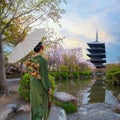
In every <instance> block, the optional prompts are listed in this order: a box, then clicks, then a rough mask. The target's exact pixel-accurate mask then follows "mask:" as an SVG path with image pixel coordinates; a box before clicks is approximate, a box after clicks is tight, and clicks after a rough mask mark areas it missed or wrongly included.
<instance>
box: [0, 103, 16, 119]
mask: <svg viewBox="0 0 120 120" xmlns="http://www.w3.org/2000/svg"><path fill="white" fill-rule="evenodd" d="M14 114H15V113H14V111H13V109H11V108H10V107H8V106H7V105H5V106H0V120H9V119H10V118H11V117H13V116H14Z"/></svg>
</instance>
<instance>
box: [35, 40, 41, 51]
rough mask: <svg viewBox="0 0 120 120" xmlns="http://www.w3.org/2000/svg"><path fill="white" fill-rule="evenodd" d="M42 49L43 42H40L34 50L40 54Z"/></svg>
mask: <svg viewBox="0 0 120 120" xmlns="http://www.w3.org/2000/svg"><path fill="white" fill-rule="evenodd" d="M41 48H42V42H39V43H38V44H37V45H36V47H35V48H34V51H35V52H39V51H40V49H41Z"/></svg>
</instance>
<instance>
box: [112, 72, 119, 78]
mask: <svg viewBox="0 0 120 120" xmlns="http://www.w3.org/2000/svg"><path fill="white" fill-rule="evenodd" d="M113 79H115V80H120V71H117V72H115V73H113Z"/></svg>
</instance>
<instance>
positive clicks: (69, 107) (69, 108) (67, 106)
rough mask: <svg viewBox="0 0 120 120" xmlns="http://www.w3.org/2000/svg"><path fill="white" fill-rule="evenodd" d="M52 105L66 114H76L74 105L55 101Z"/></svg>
mask: <svg viewBox="0 0 120 120" xmlns="http://www.w3.org/2000/svg"><path fill="white" fill-rule="evenodd" d="M54 103H55V104H56V105H57V106H59V107H62V108H63V109H64V110H65V112H66V113H67V114H71V113H74V112H77V106H76V105H74V104H73V103H72V102H61V101H59V100H56V99H55V100H54Z"/></svg>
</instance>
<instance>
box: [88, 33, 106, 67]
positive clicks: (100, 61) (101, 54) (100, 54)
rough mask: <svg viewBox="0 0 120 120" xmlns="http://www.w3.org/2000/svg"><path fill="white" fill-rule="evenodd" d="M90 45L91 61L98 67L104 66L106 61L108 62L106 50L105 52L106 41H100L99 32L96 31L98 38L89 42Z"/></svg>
mask: <svg viewBox="0 0 120 120" xmlns="http://www.w3.org/2000/svg"><path fill="white" fill-rule="evenodd" d="M87 44H88V46H89V49H87V50H88V51H89V54H87V56H89V57H90V62H91V63H93V64H94V65H95V67H96V68H104V67H105V66H104V63H106V59H105V58H106V52H105V43H101V42H99V41H98V32H97V31H96V40H95V41H94V42H91V43H87Z"/></svg>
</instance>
